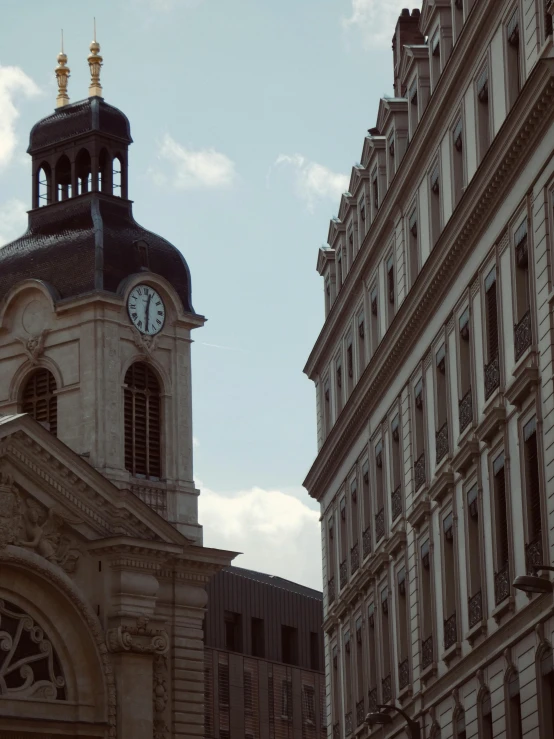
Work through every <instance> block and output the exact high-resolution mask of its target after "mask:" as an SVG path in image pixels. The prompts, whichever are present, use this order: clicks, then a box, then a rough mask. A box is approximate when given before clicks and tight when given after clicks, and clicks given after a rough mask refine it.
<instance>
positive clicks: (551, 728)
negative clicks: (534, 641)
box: [537, 649, 554, 736]
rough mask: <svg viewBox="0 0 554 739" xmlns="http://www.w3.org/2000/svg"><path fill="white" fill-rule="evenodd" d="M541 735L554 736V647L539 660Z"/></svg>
mask: <svg viewBox="0 0 554 739" xmlns="http://www.w3.org/2000/svg"><path fill="white" fill-rule="evenodd" d="M537 668H538V675H537V682H538V688H539V707H540V718H539V726H540V732H541V736H554V658H553V655H552V649H548V651H546V652H544V653H542V655H541V657H540V660H539V661H538V662H537Z"/></svg>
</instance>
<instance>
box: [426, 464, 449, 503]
mask: <svg viewBox="0 0 554 739" xmlns="http://www.w3.org/2000/svg"><path fill="white" fill-rule="evenodd" d="M453 488H454V473H453V472H451V471H450V469H449V468H448V467H446V468H444V467H443V468H442V470H441V471H440V472H439V474H438V475H437V476H436V477H435V479H434V480H433V483H432V485H431V487H430V488H429V497H430V498H431V500H433V501H435V502H437V503H442V501H443V500H444V498H446V496H447V495H448V494H449V493H451V492H452V490H453Z"/></svg>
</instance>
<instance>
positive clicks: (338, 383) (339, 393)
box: [335, 355, 344, 417]
mask: <svg viewBox="0 0 554 739" xmlns="http://www.w3.org/2000/svg"><path fill="white" fill-rule="evenodd" d="M342 379H343V378H342V359H341V357H340V355H339V357H338V358H337V359H336V360H335V393H336V395H335V397H336V399H337V417H338V415H339V413H340V412H341V411H342V405H343V397H344V396H343V389H342Z"/></svg>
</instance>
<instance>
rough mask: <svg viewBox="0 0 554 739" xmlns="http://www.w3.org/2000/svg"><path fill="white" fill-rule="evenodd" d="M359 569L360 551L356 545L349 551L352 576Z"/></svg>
mask: <svg viewBox="0 0 554 739" xmlns="http://www.w3.org/2000/svg"><path fill="white" fill-rule="evenodd" d="M359 568H360V550H359V548H358V544H357V543H356V544H354V546H353V547H352V549H351V550H350V572H351V573H352V574H354V573H355V572H357V570H359Z"/></svg>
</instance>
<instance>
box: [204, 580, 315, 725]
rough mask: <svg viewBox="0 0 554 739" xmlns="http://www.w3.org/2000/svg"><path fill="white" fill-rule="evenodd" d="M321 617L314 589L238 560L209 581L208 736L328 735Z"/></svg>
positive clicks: (206, 627) (206, 644) (206, 629)
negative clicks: (255, 569) (238, 563)
mask: <svg viewBox="0 0 554 739" xmlns="http://www.w3.org/2000/svg"><path fill="white" fill-rule="evenodd" d="M322 621H323V605H322V594H321V592H318V591H317V590H312V589H311V588H307V587H304V586H302V585H298V584H296V583H293V582H290V581H288V580H284V579H283V578H280V577H274V576H272V575H266V574H264V573H261V572H253V571H251V570H245V569H243V568H241V567H228V568H226V569H225V570H223V571H222V572H220V573H218V574H217V576H215V577H214V578H213V579H212V580H211V581H210V583H209V585H208V604H207V611H206V618H205V621H204V664H205V673H204V674H205V682H204V735H205V737H206V739H216V738H217V739H245V738H246V739H322V737H325V736H326V735H327V724H326V715H325V677H324V672H323V663H324V658H323V629H322Z"/></svg>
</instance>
